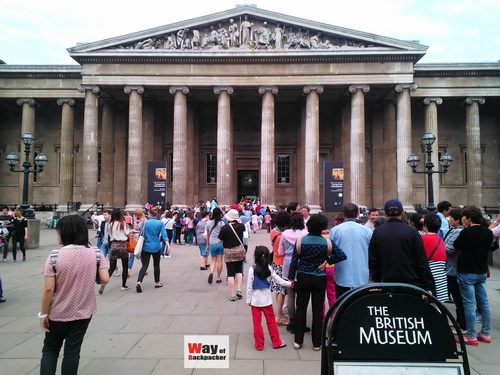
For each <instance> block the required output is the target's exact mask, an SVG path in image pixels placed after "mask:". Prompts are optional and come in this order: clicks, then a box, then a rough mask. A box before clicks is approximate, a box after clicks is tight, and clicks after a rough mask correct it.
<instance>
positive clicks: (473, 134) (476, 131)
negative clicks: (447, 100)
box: [465, 98, 484, 207]
mask: <svg viewBox="0 0 500 375" xmlns="http://www.w3.org/2000/svg"><path fill="white" fill-rule="evenodd" d="M479 104H484V98H467V99H466V109H465V111H466V112H465V116H466V118H465V132H466V141H467V205H470V206H471V205H474V206H477V207H481V206H482V205H483V181H482V177H481V170H482V168H481V130H480V126H479V124H480V122H479Z"/></svg>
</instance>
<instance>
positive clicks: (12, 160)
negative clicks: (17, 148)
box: [5, 152, 19, 168]
mask: <svg viewBox="0 0 500 375" xmlns="http://www.w3.org/2000/svg"><path fill="white" fill-rule="evenodd" d="M5 162H6V163H7V164H8V165H9V167H11V168H14V167H15V166H16V164H17V163H19V158H18V157H17V155H16V154H14V153H13V152H11V153H10V154H9V155H7V157H6V158H5Z"/></svg>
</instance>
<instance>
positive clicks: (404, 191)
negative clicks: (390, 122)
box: [396, 85, 417, 212]
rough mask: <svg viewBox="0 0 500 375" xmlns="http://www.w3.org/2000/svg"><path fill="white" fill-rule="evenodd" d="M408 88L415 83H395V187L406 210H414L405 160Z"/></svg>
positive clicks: (408, 141) (408, 128)
mask: <svg viewBox="0 0 500 375" xmlns="http://www.w3.org/2000/svg"><path fill="white" fill-rule="evenodd" d="M410 90H411V91H416V90H417V85H396V92H397V93H399V94H398V95H397V98H396V106H397V115H396V128H397V129H396V131H397V141H396V143H397V155H396V162H397V187H398V199H399V200H400V201H401V203H402V204H403V208H404V210H405V211H406V212H414V211H415V208H414V206H413V178H412V174H413V172H412V171H411V168H410V167H409V166H408V165H407V164H406V160H407V159H408V157H409V156H410V155H411V154H412V152H411V100H410Z"/></svg>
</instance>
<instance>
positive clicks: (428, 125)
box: [424, 98, 443, 205]
mask: <svg viewBox="0 0 500 375" xmlns="http://www.w3.org/2000/svg"><path fill="white" fill-rule="evenodd" d="M442 102H443V101H442V99H441V98H425V99H424V104H425V105H426V107H425V132H426V133H432V134H434V135H435V136H436V141H435V142H434V144H433V145H432V162H433V163H434V166H435V168H434V169H435V170H437V169H438V165H439V131H438V113H437V105H438V104H441V103H442ZM425 185H426V189H425V191H426V194H428V191H429V187H428V181H427V178H426V179H425ZM432 187H433V192H434V194H433V195H434V202H433V203H434V205H437V204H438V202H439V201H440V199H439V174H438V173H435V174H433V175H432ZM426 202H429V197H427V199H426Z"/></svg>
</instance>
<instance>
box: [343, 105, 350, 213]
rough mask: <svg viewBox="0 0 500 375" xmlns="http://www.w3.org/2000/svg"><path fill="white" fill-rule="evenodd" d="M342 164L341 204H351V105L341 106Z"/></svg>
mask: <svg viewBox="0 0 500 375" xmlns="http://www.w3.org/2000/svg"><path fill="white" fill-rule="evenodd" d="M341 138H342V162H343V165H344V171H345V173H344V196H343V203H349V202H351V176H350V174H349V173H347V171H349V170H350V169H351V156H350V155H351V150H350V142H351V103H349V102H347V103H344V104H343V105H342V134H341Z"/></svg>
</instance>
